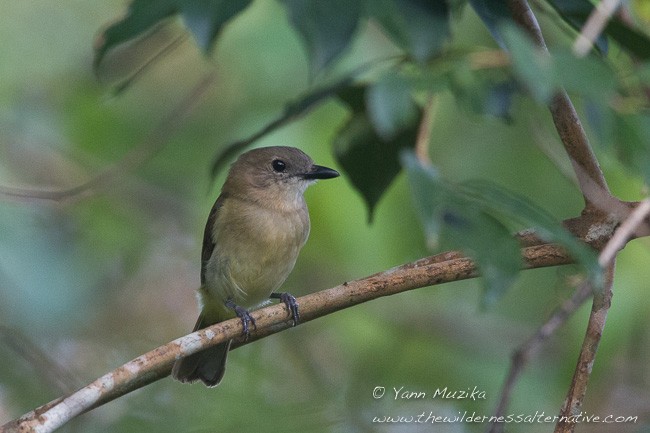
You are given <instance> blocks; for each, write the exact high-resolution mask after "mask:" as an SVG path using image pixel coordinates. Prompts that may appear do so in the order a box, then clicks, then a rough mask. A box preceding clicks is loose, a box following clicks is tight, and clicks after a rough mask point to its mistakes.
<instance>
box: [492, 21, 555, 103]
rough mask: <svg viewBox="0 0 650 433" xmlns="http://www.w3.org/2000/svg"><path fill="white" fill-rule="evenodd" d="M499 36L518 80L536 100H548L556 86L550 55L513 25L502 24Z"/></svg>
mask: <svg viewBox="0 0 650 433" xmlns="http://www.w3.org/2000/svg"><path fill="white" fill-rule="evenodd" d="M501 36H502V37H503V40H504V42H505V44H506V46H507V47H508V52H509V53H510V58H511V59H512V68H513V70H514V72H515V74H516V75H517V77H518V78H519V80H520V81H521V82H522V83H523V84H524V85H525V86H526V87H527V88H528V90H529V91H530V93H531V95H532V96H533V97H534V98H535V99H536V100H538V101H539V102H546V101H548V100H549V99H550V97H551V96H552V95H553V93H554V91H555V88H556V83H555V71H554V65H553V60H552V59H551V56H550V55H549V54H548V53H546V52H544V51H542V50H541V49H539V48H537V47H535V46H534V45H533V43H532V41H531V40H530V39H529V38H528V36H527V35H526V34H524V33H523V32H522V31H521V30H519V29H518V28H516V27H515V26H513V25H504V26H502V28H501Z"/></svg>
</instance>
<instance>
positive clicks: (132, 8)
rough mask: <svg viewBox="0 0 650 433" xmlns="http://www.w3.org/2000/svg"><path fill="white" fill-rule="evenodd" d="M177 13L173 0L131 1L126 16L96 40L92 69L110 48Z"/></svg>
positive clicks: (142, 33)
mask: <svg viewBox="0 0 650 433" xmlns="http://www.w3.org/2000/svg"><path fill="white" fill-rule="evenodd" d="M177 12H178V9H177V8H176V1H175V0H159V1H156V0H133V2H131V4H130V5H129V9H128V11H127V14H126V16H125V17H124V18H122V19H121V20H119V21H117V22H116V23H114V24H112V25H111V26H109V27H108V28H107V29H106V30H104V31H103V32H102V33H101V34H100V36H99V37H98V38H97V41H96V43H95V59H94V61H93V64H94V67H95V68H97V67H98V66H99V64H100V62H101V61H102V59H103V58H104V56H105V55H106V53H107V52H108V50H110V49H111V48H114V47H116V46H117V45H120V44H123V43H125V42H128V41H130V40H132V39H135V38H137V37H139V36H142V35H144V34H145V33H147V32H149V31H151V30H152V29H153V28H154V26H156V25H159V24H160V23H161V22H162V21H164V20H165V19H167V18H169V17H171V16H172V15H174V14H175V13H177Z"/></svg>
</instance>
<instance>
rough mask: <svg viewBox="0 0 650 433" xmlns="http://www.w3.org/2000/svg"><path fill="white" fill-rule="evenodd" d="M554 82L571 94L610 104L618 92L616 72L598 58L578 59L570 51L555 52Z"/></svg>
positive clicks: (553, 55) (553, 53)
mask: <svg viewBox="0 0 650 433" xmlns="http://www.w3.org/2000/svg"><path fill="white" fill-rule="evenodd" d="M551 55H552V57H553V74H554V78H553V80H552V81H553V82H555V83H556V86H558V87H559V86H562V87H564V88H565V89H566V90H567V91H569V92H576V93H578V94H580V95H583V96H588V97H590V98H591V99H592V100H598V101H600V102H601V103H603V104H608V103H609V101H610V98H611V97H612V96H613V95H614V93H615V91H616V86H617V82H616V78H615V76H614V72H613V71H612V70H611V69H610V68H609V67H608V66H607V64H606V63H605V62H603V61H601V60H600V58H598V57H596V56H587V57H582V58H578V57H576V56H575V55H574V54H573V53H572V52H571V51H569V50H568V49H563V50H553V51H552V53H551Z"/></svg>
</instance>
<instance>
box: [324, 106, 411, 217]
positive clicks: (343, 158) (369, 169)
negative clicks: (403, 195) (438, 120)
mask: <svg viewBox="0 0 650 433" xmlns="http://www.w3.org/2000/svg"><path fill="white" fill-rule="evenodd" d="M417 130H418V127H417V123H415V124H414V125H411V126H410V127H409V128H407V129H404V130H402V131H400V132H399V133H398V134H397V135H396V136H395V137H393V138H392V139H390V140H385V139H383V138H382V137H380V136H379V135H378V134H377V132H376V131H375V129H374V128H373V126H372V123H371V122H370V120H369V119H368V117H367V116H366V114H365V113H362V112H361V113H355V114H353V116H352V117H351V118H350V120H349V121H348V122H347V123H346V124H345V125H344V126H343V128H342V129H341V130H340V131H339V133H338V134H337V136H336V138H335V139H334V155H335V157H336V159H337V161H338V163H339V165H340V166H341V168H343V170H344V171H345V173H346V175H347V178H348V179H350V181H351V182H352V185H353V186H354V187H355V188H356V189H357V190H358V191H359V192H360V193H361V195H362V196H363V198H364V200H365V202H366V205H367V206H368V220H369V222H371V221H372V217H373V214H374V209H375V206H376V205H377V203H378V202H379V199H380V198H381V197H382V195H383V194H384V192H385V191H386V189H387V188H388V187H389V186H390V184H391V182H392V181H393V179H395V177H396V176H397V174H398V173H399V172H400V170H401V166H400V163H399V160H398V155H399V153H400V152H401V151H402V150H404V149H409V148H413V146H414V145H415V140H416V137H417Z"/></svg>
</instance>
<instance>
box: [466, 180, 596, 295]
mask: <svg viewBox="0 0 650 433" xmlns="http://www.w3.org/2000/svg"><path fill="white" fill-rule="evenodd" d="M460 187H461V190H462V191H463V194H465V195H466V196H467V197H468V198H469V199H471V200H473V201H475V202H476V203H479V204H480V205H481V206H482V207H483V209H485V210H486V211H488V212H489V213H491V214H493V215H499V216H500V217H501V218H503V219H505V220H509V221H513V222H515V223H517V224H519V225H521V226H522V227H525V228H534V229H535V231H536V233H537V234H538V235H539V236H540V237H541V238H542V239H544V240H546V241H547V242H555V243H558V244H560V245H562V246H563V247H564V248H565V249H566V250H567V252H568V253H569V254H570V255H571V257H573V259H574V260H575V261H576V262H577V263H579V264H580V265H581V266H583V267H584V268H585V270H586V271H587V274H588V275H589V278H590V279H591V280H592V281H593V282H594V284H595V285H596V286H600V285H601V284H602V281H603V280H602V278H603V276H602V270H601V268H600V266H599V265H598V258H597V256H596V253H595V251H594V250H593V249H591V248H590V247H589V246H588V245H586V244H584V243H583V242H581V241H580V240H578V239H576V237H575V236H573V235H572V234H571V232H569V231H568V230H567V229H566V228H564V226H563V225H562V224H561V223H560V222H559V221H558V220H557V219H555V218H554V217H553V216H552V215H550V214H549V213H547V212H546V211H545V210H544V209H542V208H540V207H539V206H537V205H535V204H534V203H533V202H532V201H530V200H528V199H526V198H525V197H522V196H520V195H517V194H515V193H513V192H511V191H507V190H506V189H504V188H501V187H499V186H498V185H495V184H494V183H492V182H490V181H487V180H474V181H469V182H465V183H463V184H462V185H460Z"/></svg>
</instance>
